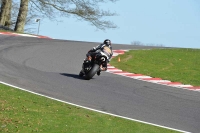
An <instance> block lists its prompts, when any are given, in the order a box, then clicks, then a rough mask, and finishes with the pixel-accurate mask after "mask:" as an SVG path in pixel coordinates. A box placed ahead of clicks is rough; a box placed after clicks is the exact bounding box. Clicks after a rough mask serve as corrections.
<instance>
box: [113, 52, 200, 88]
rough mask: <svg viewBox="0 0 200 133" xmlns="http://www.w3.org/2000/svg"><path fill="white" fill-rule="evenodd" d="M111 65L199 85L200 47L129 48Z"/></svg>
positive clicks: (129, 70) (133, 71)
mask: <svg viewBox="0 0 200 133" xmlns="http://www.w3.org/2000/svg"><path fill="white" fill-rule="evenodd" d="M119 57H120V59H121V62H118V61H117V59H118V58H114V59H112V61H111V62H110V64H111V65H113V66H115V67H116V68H119V69H122V70H124V71H128V72H132V73H140V74H144V75H148V76H151V77H159V78H162V79H166V80H170V81H176V82H181V83H183V84H190V85H194V86H200V49H152V50H131V51H129V52H126V54H124V55H119Z"/></svg>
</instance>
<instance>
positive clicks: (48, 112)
mask: <svg viewBox="0 0 200 133" xmlns="http://www.w3.org/2000/svg"><path fill="white" fill-rule="evenodd" d="M0 94H1V95H0V132H10V133H17V132H19V133H30V132H48V133H61V132H70V133H97V132H102V133H122V132H125V133H133V132H134V133H146V132H148V133H172V132H175V131H171V130H167V129H163V128H160V127H155V126H151V125H146V124H142V123H138V122H134V121H130V120H125V119H122V118H118V117H114V116H109V115H106V114H101V113H97V112H93V111H89V110H86V109H82V108H79V107H75V106H71V105H68V104H65V103H61V102H58V101H54V100H51V99H47V98H44V97H41V96H37V95H34V94H31V93H28V92H24V91H21V90H18V89H14V88H11V87H8V86H5V85H2V84H0Z"/></svg>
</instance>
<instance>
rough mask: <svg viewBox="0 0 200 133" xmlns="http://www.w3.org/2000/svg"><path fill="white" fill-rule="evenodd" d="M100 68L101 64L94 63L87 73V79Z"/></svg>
mask: <svg viewBox="0 0 200 133" xmlns="http://www.w3.org/2000/svg"><path fill="white" fill-rule="evenodd" d="M98 70H99V65H97V64H94V66H93V67H92V69H91V70H90V71H89V72H88V73H87V74H86V75H85V79H86V80H90V79H91V78H92V77H93V76H94V75H95V74H96V73H97V71H98Z"/></svg>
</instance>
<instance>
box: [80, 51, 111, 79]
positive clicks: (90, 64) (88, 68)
mask: <svg viewBox="0 0 200 133" xmlns="http://www.w3.org/2000/svg"><path fill="white" fill-rule="evenodd" d="M107 60H108V55H107V54H105V53H104V52H102V51H99V52H98V53H96V54H95V56H94V57H93V58H92V60H91V61H85V62H84V63H83V66H82V71H81V72H80V73H79V76H80V77H84V79H86V80H90V79H91V78H92V77H93V76H94V75H95V74H96V73H97V72H98V71H99V70H100V66H102V64H104V63H107Z"/></svg>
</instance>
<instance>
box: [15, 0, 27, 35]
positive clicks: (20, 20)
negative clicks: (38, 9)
mask: <svg viewBox="0 0 200 133" xmlns="http://www.w3.org/2000/svg"><path fill="white" fill-rule="evenodd" d="M28 3H29V0H21V3H20V9H19V13H18V17H17V22H16V24H15V29H14V30H15V31H17V32H24V26H25V23H26V17H27V13H28Z"/></svg>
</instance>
